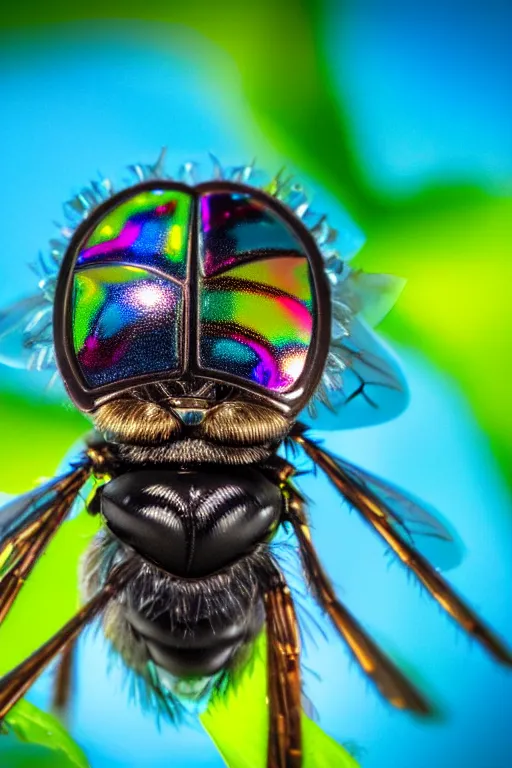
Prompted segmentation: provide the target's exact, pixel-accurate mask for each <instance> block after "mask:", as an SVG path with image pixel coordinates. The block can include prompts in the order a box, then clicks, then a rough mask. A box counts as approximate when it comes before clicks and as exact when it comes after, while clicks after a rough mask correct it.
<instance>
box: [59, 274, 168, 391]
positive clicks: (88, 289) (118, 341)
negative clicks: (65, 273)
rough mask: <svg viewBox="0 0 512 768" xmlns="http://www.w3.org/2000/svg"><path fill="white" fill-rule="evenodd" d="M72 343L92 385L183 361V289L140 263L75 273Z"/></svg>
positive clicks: (118, 379) (99, 384) (125, 377)
mask: <svg viewBox="0 0 512 768" xmlns="http://www.w3.org/2000/svg"><path fill="white" fill-rule="evenodd" d="M72 305H73V314H72V329H73V348H74V351H75V354H76V359H77V362H78V365H79V368H80V370H81V373H82V375H83V377H84V380H85V382H86V384H87V385H88V386H89V387H93V388H94V387H99V386H102V385H105V384H111V383H112V382H114V381H120V380H123V379H129V378H132V377H135V376H143V375H146V374H148V373H157V372H162V371H169V372H172V371H174V370H176V369H177V368H178V367H179V365H180V348H181V336H182V316H183V289H182V287H181V286H180V285H179V283H177V282H176V281H173V280H168V279H166V278H164V277H162V276H160V275H157V274H154V273H152V272H150V271H148V270H145V269H142V268H140V267H129V266H122V265H108V266H101V267H91V268H89V269H83V270H81V271H79V272H77V273H76V274H75V277H74V290H73V301H72Z"/></svg>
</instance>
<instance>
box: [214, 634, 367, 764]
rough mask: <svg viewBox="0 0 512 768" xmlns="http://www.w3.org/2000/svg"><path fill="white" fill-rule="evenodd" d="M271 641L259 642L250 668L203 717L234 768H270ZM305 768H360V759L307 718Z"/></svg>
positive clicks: (303, 722) (260, 639) (241, 674)
mask: <svg viewBox="0 0 512 768" xmlns="http://www.w3.org/2000/svg"><path fill="white" fill-rule="evenodd" d="M266 684H267V668H266V637H265V635H264V634H262V635H261V636H260V638H259V640H258V641H257V643H256V647H255V650H254V656H253V659H252V661H251V662H250V663H249V664H248V666H247V668H246V669H245V670H244V671H242V672H241V673H240V676H239V678H238V679H237V680H236V681H235V682H234V683H233V685H232V686H230V688H229V689H228V690H227V692H226V693H225V694H224V695H222V696H219V697H218V698H216V699H215V700H214V701H213V702H212V703H211V704H210V706H209V708H208V710H207V711H206V712H205V714H203V715H202V716H201V722H202V725H203V727H204V728H205V730H206V731H207V732H208V734H209V735H210V737H211V738H212V740H213V741H214V743H215V745H216V746H217V749H218V750H219V752H220V754H221V755H222V757H223V758H224V760H225V761H226V765H228V766H229V768H266V766H267V741H268V704H267V699H266ZM302 735H303V748H304V759H303V768H358V764H357V763H356V761H355V760H354V758H353V757H352V756H351V755H350V754H349V753H348V752H347V751H346V750H345V749H344V748H343V747H342V746H341V745H340V744H338V743H337V742H336V741H334V739H332V738H331V737H330V736H328V735H327V734H326V733H325V732H324V731H323V730H322V729H321V728H320V726H319V725H317V723H314V722H313V721H312V720H310V718H309V717H307V716H306V715H305V714H303V715H302Z"/></svg>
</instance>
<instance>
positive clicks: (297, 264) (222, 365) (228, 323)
mask: <svg viewBox="0 0 512 768" xmlns="http://www.w3.org/2000/svg"><path fill="white" fill-rule="evenodd" d="M200 205H201V234H202V238H201V244H200V266H201V270H200V281H199V282H200V291H199V297H200V309H199V340H200V341H199V363H200V366H201V367H202V368H207V369H209V370H211V371H222V372H224V373H228V374H231V375H233V376H237V377H240V378H242V379H246V380H247V381H250V382H253V383H254V384H257V385H259V386H261V387H265V388H266V389H268V390H270V391H272V392H286V391H288V390H290V389H291V388H292V387H293V386H294V385H295V384H296V382H297V380H298V379H299V377H300V376H301V374H302V372H303V370H304V365H305V362H306V356H307V353H308V349H309V346H310V344H311V340H312V336H313V316H312V312H313V287H312V284H311V277H310V269H309V264H308V259H307V255H306V253H305V251H304V247H303V246H302V244H301V242H300V240H299V239H298V238H297V236H296V235H295V234H294V233H293V231H292V230H291V228H290V227H289V226H287V225H286V223H285V222H284V221H283V220H282V219H280V217H279V216H278V214H276V213H275V212H274V211H272V210H269V209H268V207H266V206H265V205H264V204H263V203H262V202H261V201H259V200H256V199H255V198H254V197H252V196H251V195H250V194H247V193H245V194H242V193H228V192H210V193H206V194H205V195H203V196H202V197H201V200H200Z"/></svg>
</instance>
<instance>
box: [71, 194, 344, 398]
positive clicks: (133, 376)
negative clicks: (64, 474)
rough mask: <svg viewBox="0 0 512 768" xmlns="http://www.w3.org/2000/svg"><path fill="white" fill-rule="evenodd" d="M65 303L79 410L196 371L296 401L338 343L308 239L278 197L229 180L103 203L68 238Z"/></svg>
mask: <svg viewBox="0 0 512 768" xmlns="http://www.w3.org/2000/svg"><path fill="white" fill-rule="evenodd" d="M319 302H321V303H322V310H321V312H318V308H319ZM56 306H57V307H58V308H62V309H63V317H62V318H60V320H59V318H58V317H57V315H56V329H57V333H56V351H57V359H58V364H59V367H60V369H61V372H62V374H63V378H64V380H65V382H66V385H67V386H68V389H69V392H70V395H71V397H72V398H73V399H74V400H75V402H76V403H77V405H78V406H79V407H81V408H82V409H84V410H91V409H92V408H94V407H95V405H96V403H97V402H98V400H99V399H100V398H105V397H114V396H116V394H118V393H119V392H121V391H123V390H125V389H128V388H130V387H132V386H134V385H136V384H138V383H144V382H150V381H156V380H162V379H184V378H185V379H186V378H187V377H190V376H193V377H194V378H197V377H199V378H204V379H213V380H217V381H220V382H226V383H230V384H234V385H238V386H239V387H241V388H243V389H248V390H250V391H254V392H256V393H259V394H261V395H262V396H265V397H267V399H270V400H274V401H275V402H279V403H281V404H283V403H288V404H289V406H290V407H293V408H294V409H295V408H298V407H299V406H300V404H303V403H304V402H305V400H306V399H307V396H308V394H310V393H311V391H312V389H313V388H314V386H316V384H317V382H318V379H319V377H320V375H321V369H322V367H323V363H324V362H325V356H326V352H327V347H328V343H329V323H330V304H329V294H328V289H327V286H326V281H325V277H324V274H323V265H322V260H321V256H320V254H319V252H318V250H317V248H316V246H315V244H314V241H313V239H312V238H311V236H310V235H309V233H308V232H307V230H305V228H304V227H303V225H302V224H301V223H300V222H299V221H298V220H296V219H295V217H294V216H293V215H292V214H291V213H290V212H289V211H287V210H286V209H285V208H284V206H282V205H281V204H280V203H278V202H277V201H275V200H274V199H273V198H271V197H270V196H268V195H266V194H265V193H263V192H260V191H256V190H252V189H251V188H248V187H244V186H242V185H237V184H229V183H224V182H222V183H220V182H219V183H215V182H212V183H210V184H203V185H200V186H198V187H195V188H191V187H186V186H184V185H179V184H174V183H171V182H164V181H162V182H151V183H147V184H144V185H140V186H138V187H133V188H132V189H129V190H126V191H125V192H124V193H121V195H117V196H116V197H113V198H112V199H111V200H109V201H108V202H107V203H104V204H103V205H102V206H100V208H98V209H97V210H96V211H95V212H94V213H93V214H92V216H91V217H90V219H89V220H87V221H86V222H84V223H83V224H82V225H81V226H80V227H79V230H78V231H77V233H76V235H75V237H74V238H73V241H72V243H71V245H70V248H69V250H68V253H67V254H66V258H65V260H64V263H63V267H62V270H61V274H60V277H59V285H58V296H57V301H56ZM59 329H60V335H61V337H62V338H59ZM310 362H311V365H310Z"/></svg>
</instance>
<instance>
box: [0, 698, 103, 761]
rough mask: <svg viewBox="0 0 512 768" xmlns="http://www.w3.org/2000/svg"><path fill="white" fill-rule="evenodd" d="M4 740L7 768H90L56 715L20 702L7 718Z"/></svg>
mask: <svg viewBox="0 0 512 768" xmlns="http://www.w3.org/2000/svg"><path fill="white" fill-rule="evenodd" d="M3 727H4V728H5V729H6V731H7V733H5V734H2V735H1V736H0V764H1V765H2V766H5V768H34V766H36V765H37V768H46V766H48V768H89V762H88V760H87V758H86V757H85V755H84V753H83V752H82V750H81V749H80V747H79V746H78V745H77V744H76V743H75V742H74V741H73V739H72V738H71V736H70V735H69V734H68V733H67V731H66V730H65V728H63V726H62V725H61V724H60V723H59V721H58V720H56V718H55V717H53V716H52V715H49V714H47V713H46V712H42V711H41V710H40V709H38V708H37V707H35V706H34V705H33V704H30V703H29V702H28V701H20V702H19V703H18V704H17V705H16V706H15V707H14V709H13V710H11V712H10V713H9V715H8V716H7V718H6V722H5V723H4V726H3Z"/></svg>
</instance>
